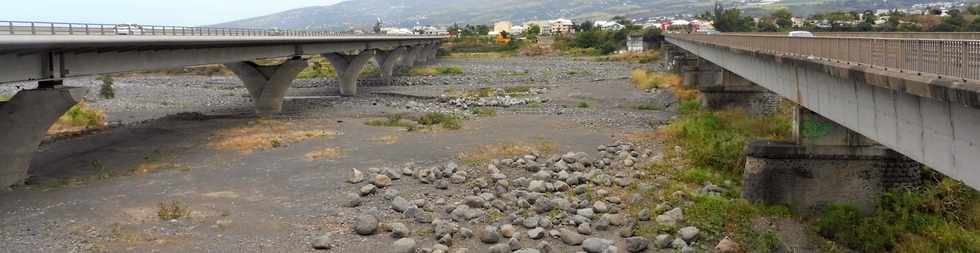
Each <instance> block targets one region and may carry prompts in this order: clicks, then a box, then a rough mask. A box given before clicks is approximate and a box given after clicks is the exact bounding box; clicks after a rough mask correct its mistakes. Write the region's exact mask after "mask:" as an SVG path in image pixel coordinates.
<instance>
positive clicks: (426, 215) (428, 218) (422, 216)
mask: <svg viewBox="0 0 980 253" xmlns="http://www.w3.org/2000/svg"><path fill="white" fill-rule="evenodd" d="M433 220H434V218H433V214H432V213H430V212H419V213H417V214H415V222H417V223H421V224H429V223H432V221H433Z"/></svg>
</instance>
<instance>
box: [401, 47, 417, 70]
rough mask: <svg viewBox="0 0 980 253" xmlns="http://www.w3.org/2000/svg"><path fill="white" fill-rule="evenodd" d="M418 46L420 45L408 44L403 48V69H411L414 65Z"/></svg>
mask: <svg viewBox="0 0 980 253" xmlns="http://www.w3.org/2000/svg"><path fill="white" fill-rule="evenodd" d="M419 47H421V46H410V47H407V48H406V49H405V55H404V56H403V57H402V59H401V64H400V65H401V67H402V68H405V69H411V68H413V67H415V64H416V63H417V62H418V57H419Z"/></svg>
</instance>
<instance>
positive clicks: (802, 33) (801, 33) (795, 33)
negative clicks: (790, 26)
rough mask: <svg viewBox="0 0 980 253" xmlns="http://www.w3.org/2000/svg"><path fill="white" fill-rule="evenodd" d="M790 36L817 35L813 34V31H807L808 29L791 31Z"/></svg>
mask: <svg viewBox="0 0 980 253" xmlns="http://www.w3.org/2000/svg"><path fill="white" fill-rule="evenodd" d="M789 36H790V37H803V38H813V37H815V36H813V33H812V32H807V31H792V32H789Z"/></svg>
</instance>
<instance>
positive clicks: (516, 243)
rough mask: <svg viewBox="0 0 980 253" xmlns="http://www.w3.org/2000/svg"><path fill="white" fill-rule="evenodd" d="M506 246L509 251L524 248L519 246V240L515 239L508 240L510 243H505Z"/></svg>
mask: <svg viewBox="0 0 980 253" xmlns="http://www.w3.org/2000/svg"><path fill="white" fill-rule="evenodd" d="M507 245H509V246H510V250H519V249H521V248H523V247H524V246H523V245H521V240H518V239H517V238H510V241H507Z"/></svg>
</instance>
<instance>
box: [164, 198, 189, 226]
mask: <svg viewBox="0 0 980 253" xmlns="http://www.w3.org/2000/svg"><path fill="white" fill-rule="evenodd" d="M190 215H191V210H190V209H188V208H187V207H184V205H183V204H182V203H180V201H176V200H175V201H171V202H163V203H160V209H159V210H157V217H160V220H162V221H168V220H176V219H180V218H184V217H190Z"/></svg>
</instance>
